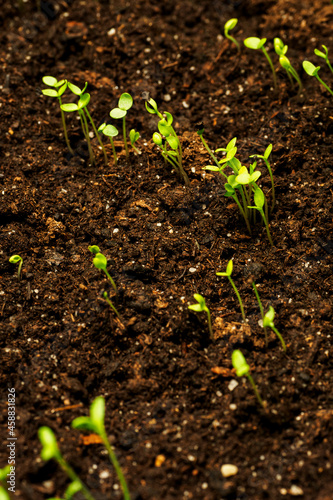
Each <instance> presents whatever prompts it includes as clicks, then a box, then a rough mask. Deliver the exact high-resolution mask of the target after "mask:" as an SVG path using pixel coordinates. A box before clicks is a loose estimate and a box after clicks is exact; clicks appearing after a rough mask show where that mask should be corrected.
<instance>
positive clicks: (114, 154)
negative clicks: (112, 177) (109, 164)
mask: <svg viewBox="0 0 333 500" xmlns="http://www.w3.org/2000/svg"><path fill="white" fill-rule="evenodd" d="M109 139H110V142H111V146H112V153H113V158H114V164H115V166H117V163H118V158H117V153H116V148H115V147H114V142H113V139H112V137H110V138H109Z"/></svg>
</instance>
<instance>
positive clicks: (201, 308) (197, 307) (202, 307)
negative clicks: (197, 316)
mask: <svg viewBox="0 0 333 500" xmlns="http://www.w3.org/2000/svg"><path fill="white" fill-rule="evenodd" d="M193 297H194V298H195V300H196V301H197V304H191V305H190V306H188V308H189V309H191V310H192V311H196V312H205V313H207V321H208V328H209V336H210V339H211V340H212V341H214V334H213V328H212V320H211V317H210V311H209V309H208V307H207V306H206V301H205V299H204V297H203V296H202V295H200V294H199V293H195V294H194V295H193Z"/></svg>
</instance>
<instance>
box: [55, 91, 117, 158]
mask: <svg viewBox="0 0 333 500" xmlns="http://www.w3.org/2000/svg"><path fill="white" fill-rule="evenodd" d="M87 86H88V83H87V82H86V83H85V85H84V87H83V89H82V90H81V89H80V88H79V87H77V86H76V85H74V84H73V83H70V82H68V88H69V89H70V90H71V91H72V92H73V94H75V95H76V96H78V97H79V100H78V102H77V103H74V102H69V103H65V104H62V105H61V109H62V110H63V111H66V112H67V113H71V112H73V111H77V113H78V115H79V117H80V121H81V127H82V131H83V134H84V136H85V138H86V141H87V144H88V150H89V157H90V161H91V163H92V164H94V162H95V159H94V154H93V152H92V147H91V141H90V135H89V125H88V121H87V117H88V120H89V121H90V124H91V126H92V129H93V131H94V134H95V136H96V138H97V140H98V142H99V145H100V147H101V149H102V151H103V154H104V161H105V164H107V161H108V158H107V154H106V151H105V148H104V146H103V143H102V141H101V138H100V136H99V133H98V131H97V129H96V125H95V123H94V120H93V119H92V117H91V114H90V113H89V110H88V104H89V102H90V94H89V93H88V92H85V90H86V88H87Z"/></svg>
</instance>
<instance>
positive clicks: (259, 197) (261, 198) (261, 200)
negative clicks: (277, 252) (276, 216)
mask: <svg viewBox="0 0 333 500" xmlns="http://www.w3.org/2000/svg"><path fill="white" fill-rule="evenodd" d="M254 203H255V206H249V207H248V208H253V209H254V210H258V212H259V213H260V215H261V217H262V220H263V221H264V224H265V226H266V232H267V236H268V240H269V242H270V244H271V245H272V247H273V246H274V243H273V240H272V237H271V233H270V230H269V226H268V221H267V218H266V216H265V214H264V211H263V207H264V205H265V203H266V198H265V195H264V193H263V191H262V190H261V189H260V187H258V186H257V188H256V190H255V192H254Z"/></svg>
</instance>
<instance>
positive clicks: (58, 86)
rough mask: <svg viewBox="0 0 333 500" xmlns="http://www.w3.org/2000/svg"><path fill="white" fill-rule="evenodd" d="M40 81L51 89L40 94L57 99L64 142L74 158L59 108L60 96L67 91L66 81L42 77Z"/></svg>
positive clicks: (62, 113)
mask: <svg viewBox="0 0 333 500" xmlns="http://www.w3.org/2000/svg"><path fill="white" fill-rule="evenodd" d="M42 80H43V83H44V84H45V85H48V86H49V87H52V88H51V89H43V90H42V93H43V94H44V95H46V96H49V97H56V98H57V99H58V102H59V106H60V112H61V121H62V126H63V129H64V136H65V141H66V144H67V147H68V150H69V152H70V153H71V154H72V155H73V156H74V151H73V149H72V148H71V145H70V143H69V139H68V134H67V127H66V120H65V115H64V112H63V110H62V107H61V106H62V100H61V96H62V95H63V93H64V92H65V90H66V89H67V85H68V82H67V80H60V81H59V82H58V80H57V79H56V78H54V76H43V78H42Z"/></svg>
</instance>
